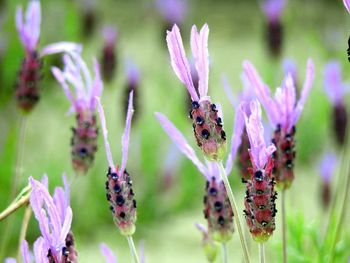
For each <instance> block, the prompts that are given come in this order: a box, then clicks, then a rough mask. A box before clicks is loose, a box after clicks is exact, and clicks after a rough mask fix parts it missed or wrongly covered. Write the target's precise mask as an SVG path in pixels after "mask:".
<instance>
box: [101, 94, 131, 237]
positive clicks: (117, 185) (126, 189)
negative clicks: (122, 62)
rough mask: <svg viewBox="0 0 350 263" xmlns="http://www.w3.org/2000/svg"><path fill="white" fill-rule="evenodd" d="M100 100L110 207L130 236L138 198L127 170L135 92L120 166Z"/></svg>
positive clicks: (124, 136)
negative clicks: (111, 144)
mask: <svg viewBox="0 0 350 263" xmlns="http://www.w3.org/2000/svg"><path fill="white" fill-rule="evenodd" d="M97 101H98V110H99V115H100V121H101V126H102V132H103V138H104V143H105V148H106V155H107V161H108V165H109V168H108V173H107V182H106V190H107V193H106V196H107V201H109V203H110V209H111V211H112V214H113V220H114V222H115V224H116V225H117V226H118V228H119V230H120V232H121V233H122V234H123V235H126V236H130V235H132V234H134V232H135V229H136V226H135V223H136V200H135V199H134V192H133V190H132V181H131V177H130V175H129V174H128V172H127V171H126V163H127V159H128V151H129V137H130V129H131V120H132V115H133V112H134V110H133V92H130V96H129V106H128V113H127V116H126V122H125V130H124V133H123V136H122V161H121V166H120V168H119V167H118V166H116V165H115V164H114V162H113V158H112V153H111V150H110V146H109V143H108V139H107V133H108V131H107V126H106V118H105V114H104V111H103V108H102V105H101V103H100V100H99V98H98V99H97Z"/></svg>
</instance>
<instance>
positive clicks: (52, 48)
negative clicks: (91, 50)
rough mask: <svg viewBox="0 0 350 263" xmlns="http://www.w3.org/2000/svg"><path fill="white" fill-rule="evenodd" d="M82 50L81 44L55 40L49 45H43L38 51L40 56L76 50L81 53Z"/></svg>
mask: <svg viewBox="0 0 350 263" xmlns="http://www.w3.org/2000/svg"><path fill="white" fill-rule="evenodd" d="M82 50H83V46H82V45H81V44H77V43H74V42H57V43H53V44H50V45H47V46H45V47H44V48H43V49H42V50H41V51H40V56H41V57H43V56H47V55H52V54H57V53H70V52H77V53H81V52H82Z"/></svg>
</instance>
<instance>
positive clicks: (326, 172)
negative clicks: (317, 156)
mask: <svg viewBox="0 0 350 263" xmlns="http://www.w3.org/2000/svg"><path fill="white" fill-rule="evenodd" d="M336 167H337V156H336V155H335V154H334V153H330V152H328V153H325V154H324V155H323V157H322V160H321V162H320V165H319V169H320V175H321V177H322V180H323V181H324V182H325V183H330V181H331V178H332V176H333V174H334V171H335V168H336Z"/></svg>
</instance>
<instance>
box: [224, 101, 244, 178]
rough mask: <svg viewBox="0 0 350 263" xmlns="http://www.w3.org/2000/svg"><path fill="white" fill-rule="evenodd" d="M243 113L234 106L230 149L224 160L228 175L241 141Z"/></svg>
mask: <svg viewBox="0 0 350 263" xmlns="http://www.w3.org/2000/svg"><path fill="white" fill-rule="evenodd" d="M244 125H245V123H244V115H243V112H242V111H241V110H240V109H239V107H237V108H236V114H235V122H234V127H233V132H232V137H231V150H230V153H229V155H228V157H227V161H226V168H225V169H226V174H227V175H229V174H230V173H231V171H232V167H233V162H234V160H235V159H236V155H237V151H238V148H239V146H240V145H241V142H242V133H243V130H244Z"/></svg>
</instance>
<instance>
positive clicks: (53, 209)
mask: <svg viewBox="0 0 350 263" xmlns="http://www.w3.org/2000/svg"><path fill="white" fill-rule="evenodd" d="M45 181H46V182H47V179H46V180H44V183H45ZM29 183H30V185H31V187H32V192H31V195H30V206H31V207H32V210H33V212H34V215H35V218H36V219H37V221H38V223H39V228H40V232H41V235H42V236H41V237H39V238H38V239H37V241H36V242H35V243H34V255H35V258H36V262H48V261H49V262H55V263H64V262H67V261H70V262H77V252H76V251H75V249H74V241H73V236H72V233H71V232H70V228H71V223H72V209H71V208H70V206H69V188H68V183H67V181H66V180H65V179H64V183H65V189H63V188H61V187H56V189H55V192H54V195H53V197H51V195H50V194H49V192H48V189H47V187H48V186H47V185H45V184H43V183H41V182H39V181H36V180H35V179H33V178H32V177H30V178H29ZM22 246H26V245H25V244H24V245H22ZM27 247H28V246H27ZM22 250H23V249H22ZM26 250H27V251H28V249H26ZM25 262H26V261H25ZM28 262H30V261H28Z"/></svg>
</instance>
